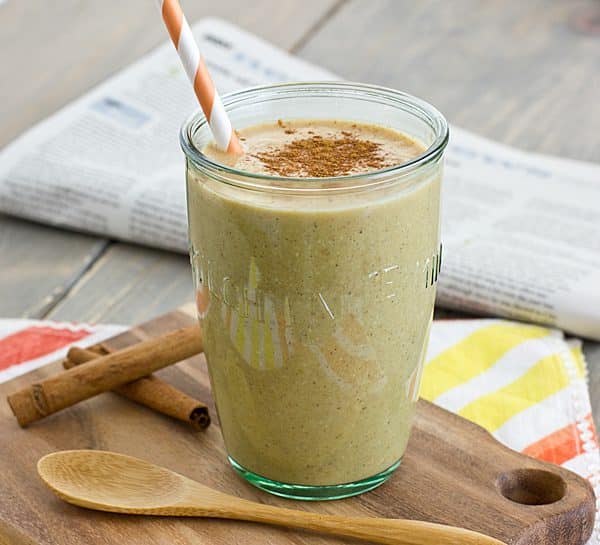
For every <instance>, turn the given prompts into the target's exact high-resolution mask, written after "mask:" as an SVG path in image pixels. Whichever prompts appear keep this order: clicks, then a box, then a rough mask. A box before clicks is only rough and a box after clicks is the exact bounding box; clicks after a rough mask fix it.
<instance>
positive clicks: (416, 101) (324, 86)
mask: <svg viewBox="0 0 600 545" xmlns="http://www.w3.org/2000/svg"><path fill="white" fill-rule="evenodd" d="M311 91H312V92H317V91H321V92H323V93H327V94H324V95H315V96H328V95H331V96H335V91H338V92H342V93H344V92H345V93H359V94H362V95H363V97H366V98H367V99H368V98H369V97H372V98H373V100H375V99H382V98H384V99H388V100H389V101H392V102H396V103H397V104H398V106H399V107H400V106H401V105H403V106H405V107H408V108H410V110H412V113H413V114H415V115H418V114H421V118H424V120H425V121H427V122H428V123H429V124H430V126H431V128H432V129H433V130H434V132H435V139H434V141H433V142H432V143H431V144H430V145H429V146H428V147H427V149H426V150H425V151H424V152H423V153H422V154H421V155H419V156H417V157H415V158H414V159H411V160H410V161H407V162H405V163H401V164H399V165H393V166H391V167H386V168H383V169H378V170H372V171H368V172H362V173H360V174H349V175H345V176H329V177H298V176H296V177H294V176H280V175H271V174H262V173H255V172H249V171H247V170H242V169H238V168H235V167H231V166H228V165H224V164H223V163H219V162H217V161H214V160H212V159H210V158H209V157H208V156H206V155H205V154H204V153H202V151H201V150H200V149H198V148H197V147H196V145H195V143H194V135H195V133H196V132H197V131H198V130H201V129H206V127H207V125H208V120H207V119H206V116H205V115H204V113H203V112H202V110H200V109H198V110H196V111H194V112H193V113H192V114H191V115H190V116H189V117H188V118H187V119H186V120H185V121H184V123H183V124H182V126H181V129H180V131H179V142H180V145H181V148H182V149H183V152H184V153H185V156H186V158H187V159H189V160H191V161H192V162H193V163H194V164H195V165H196V166H197V167H200V168H203V169H205V170H207V171H208V172H210V173H212V174H215V175H217V176H219V177H221V176H225V177H226V176H234V177H236V178H238V177H239V178H242V179H244V178H245V179H247V180H252V181H253V182H254V183H250V184H247V183H245V182H243V181H240V180H238V179H236V180H227V181H228V182H229V183H232V184H234V185H239V186H243V187H248V186H249V187H251V188H254V189H268V190H273V189H285V190H293V189H294V187H293V184H297V183H301V184H302V185H303V186H304V189H306V190H309V191H310V190H311V189H312V190H314V189H317V187H314V184H315V183H318V184H320V185H321V187H320V188H319V189H321V190H322V189H324V187H323V185H326V184H328V183H338V184H339V183H340V182H343V183H344V184H345V188H346V189H348V188H350V187H354V188H357V186H355V185H354V184H353V182H360V181H364V180H365V179H367V180H368V183H367V185H369V186H370V185H377V182H382V181H386V180H389V178H390V177H392V176H393V177H394V178H399V177H404V176H405V175H407V174H410V173H412V172H414V171H415V170H416V169H418V168H420V167H422V166H423V165H426V164H428V163H430V162H432V161H435V160H437V159H438V158H439V157H440V156H441V155H442V153H443V151H444V149H445V148H446V145H447V144H448V140H449V137H450V131H449V127H448V123H447V121H446V119H445V118H444V116H443V115H442V114H441V113H440V112H439V111H438V110H437V109H436V108H435V107H434V106H432V105H431V104H429V103H428V102H426V101H424V100H422V99H420V98H417V97H415V96H413V95H410V94H408V93H404V92H402V91H397V90H395V89H392V88H389V87H382V86H378V85H370V84H365V83H355V82H346V81H304V82H287V83H275V84H267V85H259V86H255V87H248V88H245V89H242V90H239V91H234V92H232V93H228V94H226V95H223V97H222V102H223V105H224V107H225V110H228V109H229V108H231V107H235V106H243V105H244V103H246V102H247V101H251V100H252V99H258V102H261V101H269V99H274V98H281V97H282V96H283V97H285V96H286V95H287V96H292V95H294V94H296V93H298V92H307V93H310V92H311ZM261 182H262V183H261ZM363 187H364V186H363ZM340 189H341V188H340Z"/></svg>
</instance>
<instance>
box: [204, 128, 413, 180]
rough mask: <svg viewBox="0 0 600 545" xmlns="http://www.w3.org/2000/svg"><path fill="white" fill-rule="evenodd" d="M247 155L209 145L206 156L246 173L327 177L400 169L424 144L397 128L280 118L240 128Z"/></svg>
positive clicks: (240, 135) (205, 150)
mask: <svg viewBox="0 0 600 545" xmlns="http://www.w3.org/2000/svg"><path fill="white" fill-rule="evenodd" d="M239 138H240V140H241V141H242V142H243V144H244V149H245V153H244V154H243V155H231V154H227V153H225V152H223V151H221V150H219V149H217V148H216V147H215V146H214V144H212V143H211V144H208V145H207V146H206V147H205V148H204V150H203V151H204V153H206V154H207V155H208V156H209V157H211V158H212V159H213V160H216V161H217V162H220V163H222V164H224V165H229V166H233V167H236V168H238V169H240V170H244V171H247V172H254V173H260V174H266V175H277V176H284V177H286V176H287V177H294V178H296V177H298V178H304V177H307V178H308V177H310V178H324V177H335V176H347V175H351V174H362V173H367V172H372V171H375V170H380V169H382V168H387V167H391V166H394V165H400V164H402V163H405V162H406V161H410V160H411V159H414V158H415V157H417V156H419V155H420V154H421V153H423V151H424V146H423V145H422V144H421V143H420V142H418V141H416V140H413V139H412V138H410V137H409V136H407V135H406V134H403V133H401V132H398V131H396V130H394V129H390V128H386V127H381V126H378V125H371V124H367V123H357V122H353V121H344V120H336V119H291V120H282V119H277V120H276V121H275V122H271V123H265V124H261V125H254V126H251V127H247V128H244V129H241V130H240V131H239Z"/></svg>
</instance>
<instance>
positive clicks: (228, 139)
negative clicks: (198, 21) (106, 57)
mask: <svg viewBox="0 0 600 545" xmlns="http://www.w3.org/2000/svg"><path fill="white" fill-rule="evenodd" d="M157 4H158V7H159V9H160V11H161V13H162V18H163V20H164V22H165V25H166V27H167V30H168V31H169V35H170V36H171V40H172V41H173V44H174V45H175V49H177V53H178V54H179V58H180V59H181V63H182V64H183V68H184V69H185V72H186V74H187V75H188V78H189V80H190V82H191V83H192V85H193V86H194V92H195V93H196V97H197V98H198V102H200V106H201V107H202V111H203V112H204V115H205V116H206V119H208V124H209V125H210V130H211V131H212V134H213V137H214V139H215V144H216V145H217V147H218V148H220V149H222V150H224V151H227V153H237V154H242V153H243V148H242V145H241V143H240V141H239V139H238V137H237V135H236V134H235V131H234V130H233V127H232V126H231V121H230V120H229V117H228V116H227V113H226V112H225V107H224V106H223V103H222V102H221V97H219V94H218V93H217V89H216V87H215V84H214V83H213V80H212V78H211V77H210V74H209V73H208V69H207V68H206V63H205V62H204V58H203V57H202V54H201V53H200V49H199V48H198V44H197V43H196V40H194V36H193V34H192V30H191V29H190V25H188V22H187V20H186V18H185V15H184V14H183V11H181V6H180V5H179V2H178V0H157Z"/></svg>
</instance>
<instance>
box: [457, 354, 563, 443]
mask: <svg viewBox="0 0 600 545" xmlns="http://www.w3.org/2000/svg"><path fill="white" fill-rule="evenodd" d="M568 384H569V375H568V374H567V370H566V367H565V364H564V362H563V361H562V359H561V357H560V356H559V355H558V354H553V355H551V356H547V357H545V358H542V359H541V360H540V361H538V362H537V363H536V364H535V365H534V366H533V367H531V368H530V369H528V370H527V371H526V372H525V373H523V375H521V376H520V377H519V378H518V379H517V380H515V381H514V382H512V383H511V384H508V385H506V386H505V387H503V388H500V389H499V390H496V391H495V392H493V393H491V394H487V395H484V396H482V397H480V398H479V399H477V400H475V401H473V402H471V403H469V404H468V405H466V406H465V407H463V408H462V409H461V410H460V411H459V412H458V414H460V415H461V416H464V417H465V418H468V419H469V420H472V421H474V422H477V423H478V424H479V425H480V426H483V427H484V428H485V429H487V430H488V431H490V432H494V431H496V430H497V429H498V428H500V427H501V426H502V425H503V424H504V423H505V422H507V421H508V420H510V419H511V418H512V417H513V416H515V415H517V414H519V413H520V412H522V411H524V410H525V409H528V408H529V407H531V406H532V405H535V404H536V403H539V402H541V401H543V400H544V399H546V398H547V397H550V396H551V395H553V394H555V393H557V392H559V391H560V390H562V389H563V388H565V387H566V386H567V385H568Z"/></svg>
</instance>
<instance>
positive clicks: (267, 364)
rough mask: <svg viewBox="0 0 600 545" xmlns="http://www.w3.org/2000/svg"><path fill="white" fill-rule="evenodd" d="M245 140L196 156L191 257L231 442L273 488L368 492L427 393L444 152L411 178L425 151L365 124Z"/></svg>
mask: <svg viewBox="0 0 600 545" xmlns="http://www.w3.org/2000/svg"><path fill="white" fill-rule="evenodd" d="M338 85H343V84H338ZM238 136H239V138H240V140H241V142H242V144H243V146H244V148H245V154H244V155H242V156H237V157H232V156H231V155H227V154H225V153H224V152H221V151H219V150H218V149H217V148H216V147H215V146H214V145H213V144H211V143H208V142H207V143H206V144H205V145H204V146H203V147H202V148H200V149H198V150H197V153H198V156H199V157H202V160H203V161H206V165H202V164H197V163H195V162H194V161H193V160H190V156H189V155H188V215H189V236H190V247H191V260H192V266H193V269H194V278H195V284H196V289H197V303H198V313H199V317H200V322H201V325H202V327H203V330H204V343H205V352H206V355H207V358H208V363H209V371H210V376H211V382H212V387H213V394H214V396H215V400H216V404H217V408H218V413H219V419H220V422H221V426H222V431H223V436H224V439H225V444H226V448H227V453H228V455H229V457H230V461H231V463H232V464H233V466H234V467H235V468H236V469H237V470H238V471H239V472H240V473H241V474H242V475H244V476H245V477H246V478H247V479H248V480H250V481H251V482H253V483H254V484H256V485H257V486H260V487H261V488H264V489H266V490H269V491H271V492H274V493H278V494H282V495H288V496H291V497H301V498H307V499H315V498H318V499H326V498H335V497H343V496H347V495H352V494H355V493H359V492H362V491H365V490H368V489H370V488H373V487H374V486H377V485H378V484H381V483H382V482H384V481H385V480H386V479H387V478H388V477H389V475H390V474H391V472H392V471H393V470H394V469H395V468H396V467H397V465H398V463H399V461H400V459H401V457H402V454H403V453H404V450H405V448H406V443H407V441H408V436H409V431H410V426H411V421H412V416H413V412H414V408H415V401H416V399H417V395H418V386H419V380H420V374H421V367H422V363H423V358H424V354H425V349H426V342H427V337H428V333H429V326H430V323H431V317H432V310H433V303H434V297H435V280H436V279H437V273H438V270H439V220H438V216H439V207H440V202H439V198H440V179H441V173H440V170H441V169H440V161H439V157H438V159H437V160H436V161H431V162H429V163H428V164H427V165H425V166H422V167H420V168H416V169H412V171H411V172H409V173H408V176H400V177H399V176H398V174H395V173H394V170H395V169H396V168H399V165H406V164H408V163H410V162H411V161H415V160H417V159H418V158H419V157H423V156H424V155H425V153H426V147H427V146H426V145H424V144H423V143H421V142H420V141H418V140H417V139H415V138H412V137H410V136H408V135H407V134H405V133H402V132H400V131H398V130H396V129H394V128H387V127H383V126H378V125H373V124H367V123H363V122H358V121H357V122H354V121H343V120H334V119H294V120H286V119H281V120H279V121H273V122H270V123H258V124H255V125H251V126H249V127H247V128H244V129H241V130H239V131H238ZM185 147H186V146H185V145H184V149H185ZM186 152H187V150H186ZM440 155H441V153H440ZM207 165H208V166H211V167H212V168H214V171H213V172H211V171H209V170H208V169H207ZM400 168H401V167H400ZM386 169H387V170H388V171H389V172H387V173H386ZM409 170H410V169H409ZM376 171H377V172H379V173H380V176H381V179H377V178H376V183H373V181H372V179H371V178H370V176H372V173H373V172H376ZM223 172H226V173H227V179H225V178H224V177H223Z"/></svg>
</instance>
